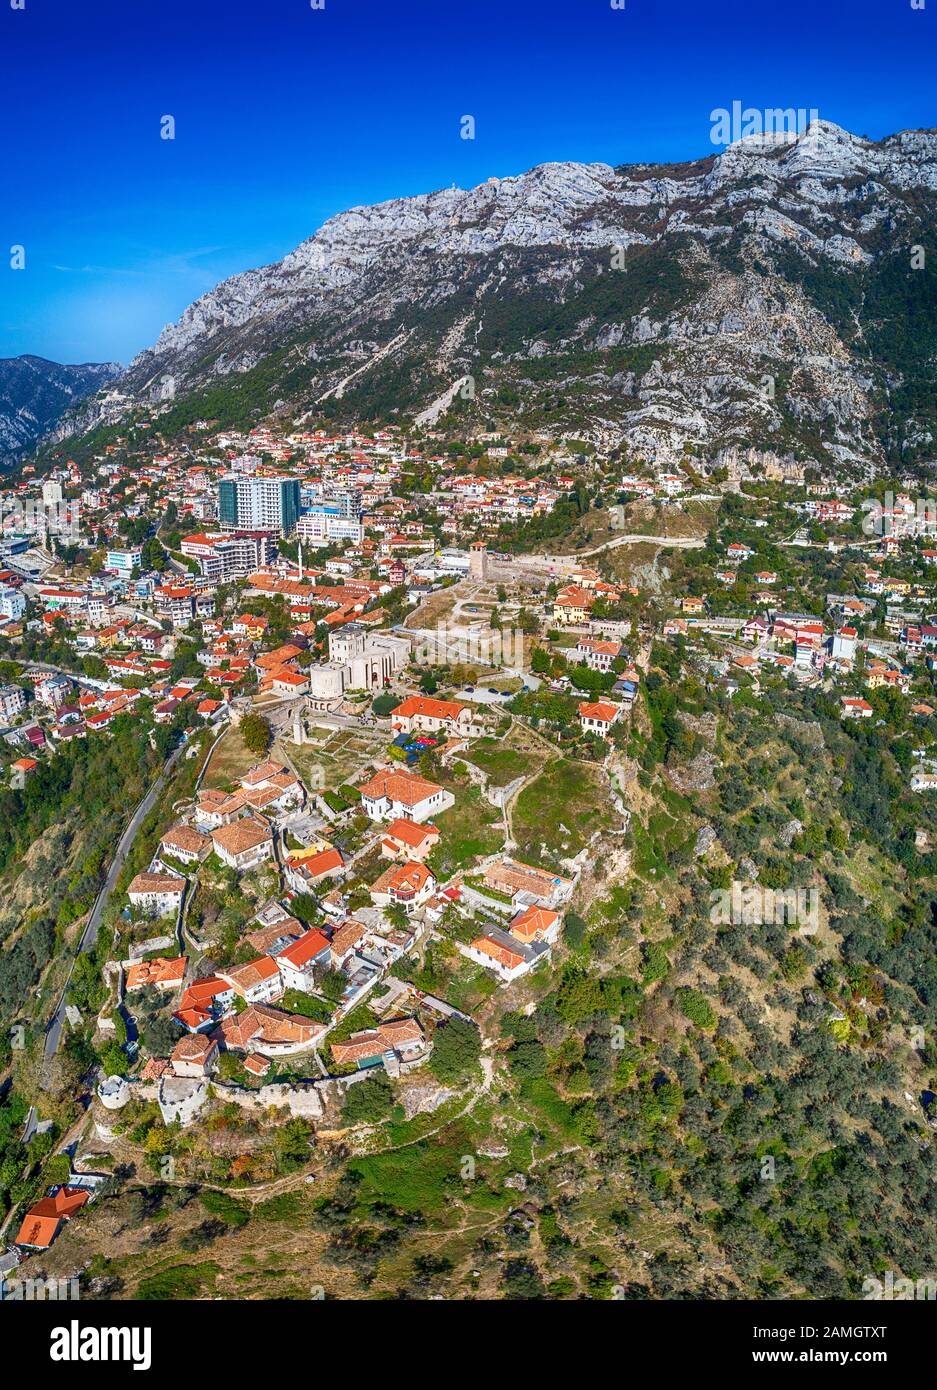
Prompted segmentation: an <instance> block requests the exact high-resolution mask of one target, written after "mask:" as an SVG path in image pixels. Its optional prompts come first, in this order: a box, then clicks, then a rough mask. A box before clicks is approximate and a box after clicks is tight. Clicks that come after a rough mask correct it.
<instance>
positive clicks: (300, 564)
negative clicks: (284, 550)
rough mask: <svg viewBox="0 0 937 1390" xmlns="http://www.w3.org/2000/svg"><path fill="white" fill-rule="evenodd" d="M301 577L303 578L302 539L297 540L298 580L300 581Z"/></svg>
mask: <svg viewBox="0 0 937 1390" xmlns="http://www.w3.org/2000/svg"><path fill="white" fill-rule="evenodd" d="M302 578H303V543H302V541H300V542H299V581H300V583H302Z"/></svg>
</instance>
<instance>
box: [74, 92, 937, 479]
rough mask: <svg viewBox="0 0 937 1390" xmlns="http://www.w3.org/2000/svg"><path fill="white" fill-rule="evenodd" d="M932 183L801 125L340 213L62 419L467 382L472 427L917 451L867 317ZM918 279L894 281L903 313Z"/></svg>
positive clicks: (344, 398)
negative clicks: (642, 160)
mask: <svg viewBox="0 0 937 1390" xmlns="http://www.w3.org/2000/svg"><path fill="white" fill-rule="evenodd" d="M782 114H783V113H782ZM935 194H937V136H935V135H934V133H933V132H924V131H918V132H902V133H901V134H900V135H895V136H890V137H888V138H887V139H885V140H881V141H871V140H867V139H865V138H864V137H862V136H857V135H853V134H851V133H850V132H849V131H847V130H844V129H843V128H842V127H840V126H837V125H835V124H834V123H833V122H831V121H828V120H822V119H819V118H817V119H814V120H812V121H810V122H809V124H807V125H806V128H805V129H804V130H803V131H802V132H801V133H799V134H792V135H789V136H785V137H757V136H755V137H747V138H745V139H742V140H739V141H737V142H736V143H735V144H731V145H729V146H728V147H727V148H725V149H723V150H721V151H719V152H716V151H715V150H714V151H713V152H712V153H710V154H709V155H707V156H706V157H705V158H701V159H696V160H694V161H691V162H687V163H685V164H667V165H651V164H640V165H639V164H635V165H629V166H621V167H619V168H617V169H613V168H612V167H611V166H610V165H608V164H604V163H592V164H590V163H583V162H579V161H569V160H567V161H556V162H546V163H544V164H540V165H537V166H536V167H534V168H532V169H529V170H527V171H525V172H523V173H520V174H512V175H509V176H492V177H491V178H488V179H486V180H485V181H484V182H482V183H479V184H478V185H476V186H475V187H473V188H468V189H462V188H456V187H452V188H444V189H438V190H436V191H434V192H430V193H424V194H419V195H417V196H416V197H407V198H392V199H389V200H387V201H385V202H382V203H377V204H374V205H371V206H360V207H354V208H350V209H349V210H348V211H347V212H343V213H340V214H338V215H337V216H335V217H332V218H330V219H329V220H328V221H327V222H325V223H324V224H323V226H321V227H320V228H319V230H318V231H317V232H315V234H314V235H313V236H311V237H310V238H308V239H307V240H306V241H304V242H302V243H301V244H300V245H299V246H297V247H296V249H295V250H293V251H291V252H290V253H289V254H288V255H287V256H285V257H284V258H283V260H281V261H279V262H276V263H275V264H273V265H269V266H264V267H262V268H260V269H257V270H250V271H246V272H244V273H243V274H241V275H236V276H233V277H232V278H231V279H229V280H226V281H224V282H223V283H221V284H220V285H218V286H216V288H215V289H214V290H212V291H211V292H210V293H208V294H206V295H204V296H202V298H201V299H199V300H197V301H195V303H194V304H192V305H190V306H189V308H188V309H187V310H186V311H185V313H184V314H183V315H182V317H181V318H180V319H179V321H178V322H177V323H176V324H172V325H170V326H168V327H167V328H166V329H164V331H163V332H162V333H161V335H160V337H159V339H158V341H157V343H156V344H155V346H154V347H153V348H151V349H148V350H147V351H145V352H143V353H141V354H140V355H139V356H138V357H137V358H136V359H135V360H134V361H133V362H132V363H131V365H130V367H129V369H128V370H127V372H126V373H125V374H124V375H123V376H122V377H121V378H120V380H119V381H118V383H117V384H116V385H117V389H116V390H115V391H114V392H112V393H111V395H110V396H103V395H102V396H100V397H98V398H97V400H96V402H95V404H94V407H93V409H92V410H90V411H89V412H88V413H87V414H86V415H84V416H80V417H79V418H78V420H77V421H76V424H81V423H85V422H88V421H90V420H91V419H92V418H95V416H94V411H97V416H96V418H101V419H114V418H119V417H120V416H121V415H122V414H124V413H126V411H127V410H128V409H132V408H133V406H134V404H147V405H148V406H150V407H151V408H153V407H155V408H156V409H157V410H159V411H164V410H168V409H170V408H172V410H173V414H172V417H171V418H172V419H173V420H174V421H178V420H180V419H184V418H186V416H187V414H189V413H191V414H192V418H199V417H200V416H205V417H206V418H218V414H219V409H220V410H221V413H222V414H223V415H225V418H227V417H228V416H230V418H232V419H236V420H238V421H240V422H242V423H244V422H248V421H252V420H256V419H260V418H263V415H264V413H265V412H268V411H270V410H271V409H273V408H274V407H276V408H277V409H283V408H284V407H286V408H291V409H295V410H296V411H298V412H301V413H310V414H312V415H315V414H317V413H318V414H321V413H332V414H334V413H337V412H345V413H346V414H347V415H348V416H350V417H353V416H354V415H355V413H356V412H360V413H364V414H369V413H370V414H375V413H377V414H378V415H381V416H384V417H388V416H393V415H395V414H398V413H400V412H403V413H412V415H414V416H421V417H423V418H429V416H428V415H426V412H427V411H429V412H430V414H432V413H433V411H434V410H435V407H436V403H438V402H439V401H441V400H442V401H445V402H446V405H445V408H446V409H447V410H453V409H455V410H458V409H460V408H461V407H460V406H459V405H458V403H457V402H454V401H453V396H452V385H453V383H454V382H458V381H460V380H462V379H463V378H465V377H466V376H471V378H472V379H473V380H474V381H475V382H476V387H477V394H476V396H475V398H474V399H475V404H474V405H473V406H472V407H471V409H472V410H473V411H474V412H475V414H476V415H477V416H478V418H479V420H480V421H485V422H486V423H487V424H491V423H492V422H494V423H498V422H499V421H500V419H501V417H502V416H503V415H504V414H505V413H506V412H505V411H504V410H503V409H502V408H501V406H502V404H503V402H504V401H505V400H507V401H511V402H516V405H514V406H512V410H514V411H515V412H516V413H517V415H518V416H519V417H524V419H525V420H526V421H529V422H530V423H532V424H533V425H535V426H536V427H537V428H544V427H547V426H549V427H552V428H559V429H563V428H570V429H573V430H574V431H575V432H576V433H578V434H579V435H580V436H581V435H583V434H592V435H594V436H595V437H600V436H601V437H602V438H603V439H610V440H613V441H614V440H616V439H617V440H618V441H623V442H625V443H626V444H629V445H630V446H631V447H635V448H640V449H642V450H645V451H650V452H655V453H658V454H659V455H666V454H676V455H678V456H679V455H680V453H681V452H682V451H683V450H685V449H686V448H688V447H690V448H694V449H699V450H704V451H705V450H716V449H718V448H719V447H721V446H722V445H724V444H727V443H733V442H735V443H747V444H749V445H756V444H757V445H758V446H759V447H768V446H776V447H778V448H781V447H786V448H791V447H796V446H797V445H798V444H800V445H802V446H803V447H805V448H809V449H810V450H811V451H814V452H817V451H819V452H821V453H826V455H827V456H828V457H831V458H841V459H848V460H851V461H857V460H859V461H862V460H868V459H870V458H874V457H876V456H881V455H882V453H883V451H885V450H888V449H893V448H894V447H900V448H902V449H912V450H914V451H917V452H920V451H925V450H927V449H929V448H930V444H931V435H932V429H931V423H930V420H931V414H932V412H929V410H928V408H927V407H926V405H924V404H923V402H924V400H925V397H927V398H928V399H929V397H928V396H927V392H926V391H923V392H922V390H921V388H919V387H915V388H914V389H906V390H905V394H904V397H903V399H904V400H905V402H906V403H907V402H911V403H912V404H911V407H910V410H909V412H908V413H906V414H905V415H904V416H902V417H901V419H900V420H899V421H898V422H897V423H896V424H894V427H893V424H890V423H889V420H888V417H887V410H886V409H885V408H884V406H883V403H884V402H886V401H887V400H888V399H889V393H890V392H891V391H892V390H897V389H898V388H899V387H900V386H901V385H902V383H907V382H908V381H910V379H911V378H913V377H914V378H916V377H917V376H918V375H920V373H921V372H922V371H923V370H924V366H923V359H921V360H914V359H912V358H910V357H907V358H906V355H905V356H902V357H901V361H900V362H899V361H898V356H901V353H902V351H903V349H901V348H900V347H899V348H897V349H896V347H895V346H894V343H892V344H891V345H889V342H888V331H887V329H886V328H885V327H884V325H887V324H888V323H889V322H890V318H889V314H890V313H891V309H890V307H889V306H890V305H892V304H893V305H895V306H896V312H897V308H898V306H899V305H900V302H901V298H902V294H903V293H905V292H904V291H902V290H901V289H900V286H901V284H902V283H903V282H904V280H905V279H906V277H907V275H908V274H909V273H910V272H909V261H908V257H907V248H908V247H910V246H913V245H923V244H924V243H925V242H927V243H928V244H930V243H932V242H933V230H932V226H933V220H934V211H935V209H937V198H935ZM931 259H933V260H935V261H937V248H935V250H934V253H933V256H932V258H931ZM929 263H930V262H929ZM929 273H931V274H932V272H929ZM929 284H930V281H929V280H928V279H927V278H926V277H922V278H920V279H918V280H915V281H912V282H911V284H910V285H909V286H908V293H910V292H911V291H920V295H921V305H922V307H921V312H922V313H923V314H924V315H925V317H927V316H933V314H934V312H935V310H934V305H933V304H932V302H931V300H932V299H933V298H934V297H935V296H933V295H931V296H929V294H928V285H929ZM906 299H907V295H906ZM866 305H868V306H869V308H868V309H866ZM903 312H904V313H907V303H905V308H904V310H903ZM866 314H868V319H867V321H866V320H865V319H864V317H863V316H864V315H866ZM929 321H930V318H929V317H928V322H929ZM924 336H925V338H926V336H927V334H926V332H925V335H924ZM919 337H920V335H919ZM892 339H895V335H894V333H892ZM895 341H896V342H897V343H898V344H903V343H904V342H906V341H907V334H906V333H904V332H902V333H900V334H899V336H898V338H897V339H895ZM935 341H937V336H935ZM875 350H878V351H880V352H881V354H882V362H881V363H878V362H876V360H875V358H874V351H875ZM274 351H276V353H277V366H276V369H275V371H271V369H270V368H269V366H268V365H267V359H268V358H269V357H270V354H271V353H273V352H274ZM896 353H897V356H896ZM886 360H887V362H888V367H887V370H886V369H885V361H886ZM765 380H767V381H769V382H770V383H773V386H772V390H773V392H774V394H773V395H766V394H765V387H764V384H763V383H764V381H765ZM778 382H780V383H781V386H780V387H778ZM759 383H761V384H759ZM180 398H182V399H183V400H184V401H186V402H191V404H190V405H189V404H185V405H182V404H180ZM919 400H920V401H921V402H922V404H921V405H920V406H919V405H917V404H916V402H918V401H919ZM219 401H220V402H221V405H220V407H219ZM437 413H438V412H437ZM934 429H935V430H937V421H935V422H934ZM896 432H897V433H896ZM898 436H900V440H901V442H900V445H898V446H896V444H895V440H896V438H898Z"/></svg>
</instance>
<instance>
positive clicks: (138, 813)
mask: <svg viewBox="0 0 937 1390" xmlns="http://www.w3.org/2000/svg"><path fill="white" fill-rule="evenodd" d="M188 746H189V745H188V743H185V742H183V743H180V744H179V746H178V748H175V749H173V751H172V752H171V753H170V755H169V757H168V758H167V759H166V762H165V763H164V765H163V770H162V772H161V773H160V774H159V776H158V777H157V779H156V781H155V782H154V783H153V785H152V786H151V787H150V789H149V791H148V792H147V793H146V796H144V798H143V800H142V801H141V802H140V804H139V806H138V807H137V809H136V810H135V811H134V813H133V815H132V816H131V817H130V820H129V821H128V823H127V826H126V829H125V830H124V833H123V834H122V835H121V837H120V839H119V840H118V842H117V849H116V850H115V852H114V857H113V859H112V860H111V865H110V868H109V869H108V871H107V877H106V878H105V880H104V883H103V884H102V886H101V888H100V889H99V891H98V896H97V897H96V898H95V900H94V906H93V907H92V909H91V915H90V916H89V918H88V921H87V923H86V925H85V929H84V931H83V932H82V934H81V940H80V942H79V943H78V950H77V952H76V954H75V959H76V960H77V958H78V956H80V955H87V953H88V952H89V951H92V950H93V949H94V946H95V944H96V942H97V939H98V929H99V927H100V925H101V918H102V916H103V914H104V909H105V908H106V907H107V904H108V900H109V899H110V896H111V893H112V892H113V891H114V886H115V884H116V883H117V880H118V878H119V877H120V872H121V869H123V867H124V864H125V862H126V859H127V855H128V854H129V853H130V850H131V847H132V846H133V842H134V840H135V839H136V836H137V831H138V830H139V829H140V826H141V825H142V824H143V822H144V820H145V819H146V817H147V816H148V815H149V813H150V811H151V810H152V809H153V807H154V806H155V804H156V799H157V797H158V796H159V794H160V792H161V791H162V790H163V787H164V786H165V785H166V780H167V778H168V777H169V774H170V773H171V772H172V770H173V768H174V767H175V765H176V763H177V762H178V761H179V759H180V757H181V756H182V754H183V753H184V752H185V750H186V749H187V748H188ZM209 756H211V755H210V754H209ZM74 968H75V963H74V961H73V962H72V965H71V969H70V970H69V972H68V979H67V980H66V981H65V985H64V987H63V989H62V994H61V997H60V999H59V1002H58V1006H57V1008H56V1010H55V1013H54V1014H53V1015H52V1018H51V1020H50V1023H49V1026H48V1028H47V1030H46V1042H45V1056H46V1057H53V1056H54V1055H55V1053H56V1052H57V1051H58V1046H59V1043H60V1041H61V1038H62V1028H63V1027H64V1024H65V1000H66V998H67V996H68V987H69V985H70V984H71V979H72V971H73V970H74Z"/></svg>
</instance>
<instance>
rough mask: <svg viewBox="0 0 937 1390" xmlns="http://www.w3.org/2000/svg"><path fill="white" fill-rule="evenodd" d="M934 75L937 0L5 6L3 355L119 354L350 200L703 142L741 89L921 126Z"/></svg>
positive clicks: (0, 8)
mask: <svg viewBox="0 0 937 1390" xmlns="http://www.w3.org/2000/svg"><path fill="white" fill-rule="evenodd" d="M935 71H937V0H930V6H929V7H928V8H926V9H924V10H915V9H912V7H911V3H910V0H785V3H784V4H779V5H758V4H754V3H751V0H728V3H722V4H717V5H706V4H703V3H702V0H692V2H691V0H669V2H668V0H625V8H624V10H615V9H612V7H611V4H610V3H609V0H565V3H561V2H560V0H325V7H324V9H322V10H318V11H317V10H313V9H312V8H311V6H310V3H309V0H25V9H23V10H12V9H11V8H9V0H0V73H2V82H0V120H2V129H3V134H4V140H3V170H2V185H0V186H2V189H3V192H2V195H0V356H13V355H16V354H18V353H23V352H35V353H38V354H40V355H42V356H47V357H52V358H56V359H59V360H62V361H69V362H78V361H87V360H104V359H116V360H120V361H124V362H126V361H128V360H129V359H130V357H131V356H132V355H133V354H134V353H135V352H136V351H138V350H139V349H140V348H142V347H145V346H146V345H148V344H149V343H151V342H152V341H153V340H154V339H155V337H156V336H157V334H158V333H159V331H160V329H161V328H162V326H163V325H164V324H165V323H167V322H170V321H171V320H173V319H175V318H177V317H178V315H179V314H180V313H181V312H182V310H183V309H184V308H185V307H186V305H187V304H189V303H190V302H191V301H192V300H193V299H195V298H197V296H198V295H199V294H202V293H204V292H205V291H206V290H207V289H210V288H211V286H212V285H214V284H215V283H217V281H218V280H220V279H222V278H223V277H224V276H226V275H230V274H233V273H234V272H236V271H238V270H244V269H247V268H248V267H250V266H255V265H262V264H265V263H266V262H268V261H271V260H275V259H278V258H279V257H280V256H282V255H284V254H285V253H286V252H287V251H289V250H290V249H291V248H292V247H293V246H295V245H296V244H297V243H298V242H300V241H302V240H303V239H304V238H305V237H307V236H310V235H311V234H312V233H313V232H314V231H315V229H316V228H317V227H318V226H319V225H320V224H321V223H322V222H323V221H324V220H325V219H326V218H327V217H329V216H331V215H332V214H333V213H335V212H340V211H342V210H343V209H344V208H346V207H350V206H353V205H355V204H358V203H368V202H376V201H379V200H380V199H382V198H389V197H394V196H398V195H403V194H408V193H419V192H425V191H427V190H430V189H433V188H440V187H444V186H446V185H448V184H451V183H457V184H459V185H460V186H461V187H468V186H471V185H472V184H474V183H478V182H480V181H481V180H483V179H485V178H488V177H489V176H491V175H500V176H505V175H509V174H514V173H519V172H521V171H522V170H524V169H526V168H529V167H530V166H531V165H533V164H537V163H540V162H542V161H544V160H551V159H554V160H562V159H581V160H602V161H605V162H608V163H612V164H615V163H621V162H624V161H630V160H645V159H646V160H681V159H691V158H696V157H699V156H701V155H705V154H708V153H711V152H712V145H711V144H710V141H709V132H710V112H711V111H712V110H713V108H716V107H727V108H728V107H731V105H732V102H733V101H734V100H739V101H741V102H742V104H743V105H744V106H753V107H758V108H763V107H789V106H794V107H805V108H811V107H816V108H817V109H818V110H819V113H820V115H821V116H822V117H824V118H826V119H829V120H832V121H835V122H837V123H838V124H840V125H843V126H846V127H847V128H848V129H851V130H853V131H856V132H857V133H859V134H867V135H870V136H872V137H880V136H882V135H885V134H889V133H891V132H892V131H895V130H901V129H905V128H910V127H920V126H934V125H937V99H935V90H937V85H935V81H934V73H935ZM466 114H471V115H473V116H474V117H475V120H476V138H475V140H474V141H468V140H462V139H461V138H460V135H459V122H460V118H461V117H462V116H463V115H466ZM164 115H172V116H173V117H174V118H175V122H176V138H175V140H172V141H168V140H161V139H160V134H159V132H160V119H161V117H162V116H164ZM13 245H22V246H24V247H25V251H26V268H25V269H24V270H16V271H14V270H11V269H9V268H8V266H9V259H10V258H9V253H8V247H10V246H13Z"/></svg>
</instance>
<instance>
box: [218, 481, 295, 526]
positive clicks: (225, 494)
mask: <svg viewBox="0 0 937 1390" xmlns="http://www.w3.org/2000/svg"><path fill="white" fill-rule="evenodd" d="M298 517H299V480H298V479H297V478H251V477H245V476H243V475H240V474H236V473H229V474H228V475H227V476H226V477H224V478H222V479H221V480H220V482H219V483H218V520H219V522H220V523H221V525H222V526H223V527H224V528H225V529H226V530H232V531H233V530H244V531H277V532H279V533H280V534H282V535H284V536H288V535H290V534H291V533H292V531H293V529H294V528H295V526H296V521H297V519H298Z"/></svg>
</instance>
